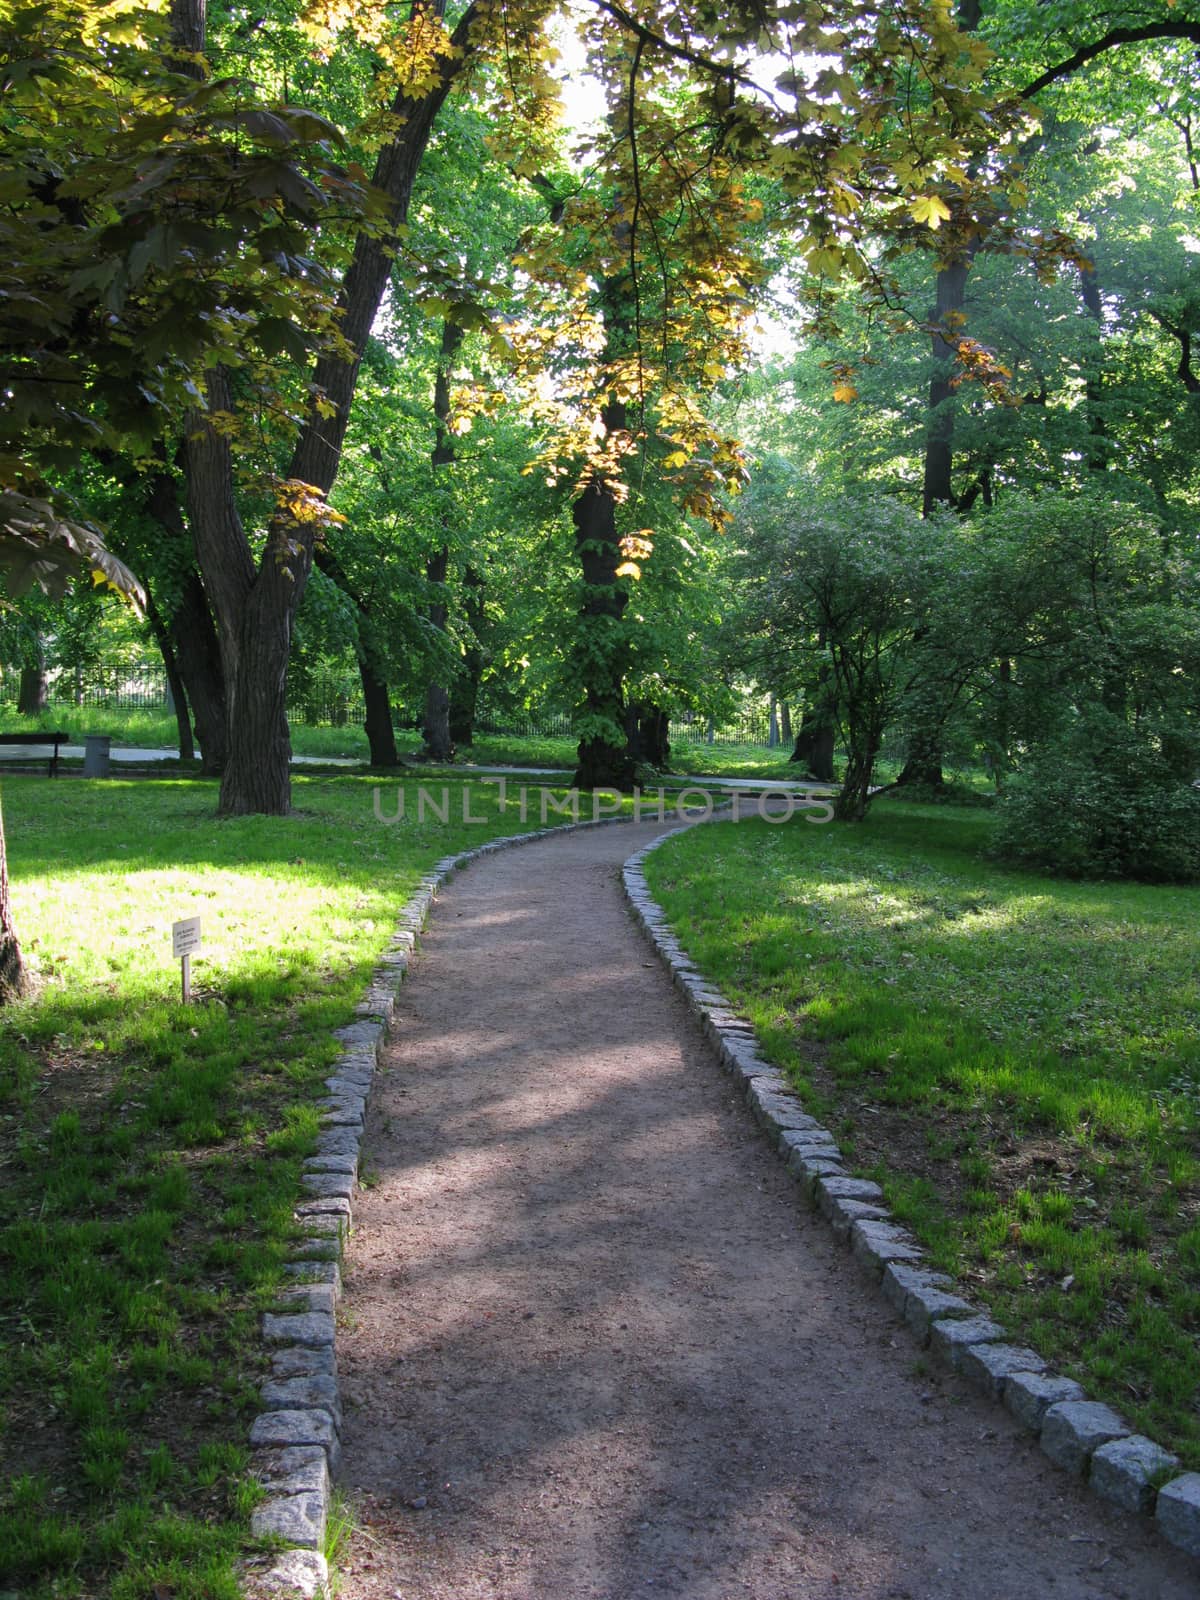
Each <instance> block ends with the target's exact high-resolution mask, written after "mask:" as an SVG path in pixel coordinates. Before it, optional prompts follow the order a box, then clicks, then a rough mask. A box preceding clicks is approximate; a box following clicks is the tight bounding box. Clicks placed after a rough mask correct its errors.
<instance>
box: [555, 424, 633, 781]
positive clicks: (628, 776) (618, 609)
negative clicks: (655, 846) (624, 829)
mask: <svg viewBox="0 0 1200 1600" xmlns="http://www.w3.org/2000/svg"><path fill="white" fill-rule="evenodd" d="M624 412H625V408H624V406H621V405H612V406H609V407H607V408H606V410H605V423H606V426H607V428H608V430H609V431H610V432H612V431H613V430H614V429H615V428H618V427H624V421H625V416H624ZM571 519H572V521H573V523H574V525H575V550H576V554H577V555H578V557H579V564H580V566H581V568H582V570H583V604H582V605H581V607H580V612H579V617H580V622H581V624H582V637H581V638H580V640H579V641H578V643H577V645H576V662H577V665H578V668H579V672H580V677H581V678H582V681H583V691H584V712H585V714H586V716H587V717H588V719H589V721H591V722H593V723H595V722H596V721H597V720H602V721H603V722H604V723H606V724H607V725H608V726H609V727H610V728H614V729H620V728H623V726H624V722H625V693H624V686H625V672H626V667H627V660H626V658H627V656H628V649H627V646H626V644H625V641H624V637H623V623H622V618H623V616H624V612H625V607H626V606H627V605H628V603H629V596H628V594H626V592H625V590H624V588H623V587H622V586H621V581H620V579H619V578H618V577H617V575H616V573H617V568H618V566H619V565H620V564H621V559H622V558H621V551H620V547H619V545H618V542H617V524H616V498H615V496H614V495H613V492H612V490H611V489H609V488H607V487H606V486H605V485H604V484H601V483H592V484H589V485H588V487H587V488H586V489H585V490H584V492H583V493H582V494H581V495H580V496H579V498H578V499H577V500H576V501H575V503H574V505H573V506H572V507H571ZM636 768H637V763H636V762H635V761H634V760H633V759H632V758H631V756H630V755H629V751H628V749H627V747H626V746H625V745H624V744H623V743H618V742H617V739H616V738H615V737H614V735H613V734H612V733H608V732H605V731H602V730H601V729H598V728H597V729H595V730H594V731H592V732H589V733H587V734H585V735H584V737H583V738H581V739H580V741H579V749H578V753H577V765H576V769H575V776H574V778H573V780H572V781H573V783H574V785H575V787H576V788H578V789H622V790H631V789H632V788H633V786H634V783H635V780H636Z"/></svg>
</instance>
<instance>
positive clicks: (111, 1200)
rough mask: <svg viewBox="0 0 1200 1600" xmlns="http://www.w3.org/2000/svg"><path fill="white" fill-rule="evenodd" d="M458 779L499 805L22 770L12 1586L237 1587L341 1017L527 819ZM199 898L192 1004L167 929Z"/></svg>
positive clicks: (1, 1028)
mask: <svg viewBox="0 0 1200 1600" xmlns="http://www.w3.org/2000/svg"><path fill="white" fill-rule="evenodd" d="M428 787H429V788H430V789H431V790H432V792H433V795H434V799H435V801H438V800H440V792H439V791H440V788H441V783H440V780H439V782H438V783H437V784H434V783H432V782H430V783H429V784H428ZM463 787H469V789H470V807H471V813H472V815H474V816H486V817H487V818H488V822H487V824H486V825H484V826H464V825H463V823H462V822H461V821H460V820H456V818H457V817H458V816H459V815H460V812H459V807H460V805H461V799H460V794H461V791H460V789H459V787H458V786H457V785H450V786H449V788H450V801H451V811H450V816H449V820H448V821H447V823H445V824H442V823H440V822H438V821H437V820H436V818H435V817H434V816H433V814H432V813H431V812H427V814H426V816H425V820H424V821H423V822H418V821H417V819H416V816H415V812H416V805H415V798H416V797H415V789H416V785H415V783H412V782H408V783H406V784H405V786H404V792H405V820H404V821H403V822H399V823H396V824H395V825H391V826H386V825H383V824H381V823H380V822H378V821H377V820H376V818H375V815H374V807H373V791H374V788H375V784H374V781H373V780H371V779H369V778H365V777H352V776H337V777H320V778H318V777H309V778H306V777H303V776H301V777H298V778H295V779H294V780H293V798H294V804H295V806H296V808H297V809H296V814H295V815H294V816H292V817H289V818H286V819H269V818H242V819H236V820H230V821H220V822H219V821H217V820H216V818H215V815H214V805H215V799H216V788H215V785H214V784H212V783H202V782H200V781H198V780H189V779H181V778H175V779H161V780H159V779H147V780H140V781H124V780H119V779H113V780H109V781H106V782H81V781H78V780H74V779H59V780H58V781H56V782H51V781H49V780H47V779H45V778H37V777H15V776H13V777H9V778H7V779H5V782H4V795H3V799H4V813H5V821H6V824H7V833H8V847H9V863H10V872H11V876H12V899H13V906H14V912H15V916H16V918H17V922H18V927H19V931H20V934H21V937H22V941H23V944H24V948H25V951H26V954H27V958H28V963H29V967H30V970H31V972H32V973H33V976H34V979H35V981H36V992H35V993H34V994H33V995H32V996H31V997H30V998H28V999H26V1000H22V1001H21V1002H19V1003H17V1004H15V1005H11V1006H9V1007H8V1008H7V1009H5V1010H4V1011H3V1012H2V1013H0V1183H2V1185H3V1195H4V1205H3V1209H2V1212H0V1593H6V1592H8V1591H9V1590H15V1591H16V1592H18V1593H19V1594H20V1596H21V1600H49V1597H50V1596H55V1597H71V1596H78V1597H84V1596H89V1597H90V1596H94V1595H101V1594H103V1595H106V1596H111V1597H112V1600H158V1597H160V1596H163V1595H168V1594H169V1595H171V1596H172V1600H222V1597H226V1596H229V1597H232V1596H233V1595H235V1594H236V1593H237V1592H238V1591H237V1583H236V1579H235V1575H234V1574H235V1570H236V1562H237V1559H238V1557H239V1555H240V1553H241V1552H242V1550H243V1548H244V1542H245V1539H246V1535H247V1526H248V1520H247V1519H248V1515H249V1511H250V1509H251V1508H252V1504H253V1501H254V1495H255V1489H254V1486H253V1484H252V1483H250V1482H249V1481H248V1479H247V1477H246V1472H245V1468H246V1458H247V1453H246V1448H245V1447H246V1436H247V1432H248V1429H249V1425H250V1422H251V1420H252V1417H253V1415H254V1412H255V1410H256V1401H255V1384H256V1380H257V1379H258V1378H259V1377H260V1375H261V1368H262V1366H263V1364H264V1358H263V1356H262V1352H261V1350H260V1348H259V1344H258V1339H257V1322H258V1315H259V1312H260V1311H261V1310H262V1309H263V1308H264V1307H266V1306H268V1305H270V1304H271V1303H272V1299H273V1296H274V1295H275V1294H276V1292H277V1290H278V1288H279V1285H280V1283H281V1281H282V1280H281V1263H282V1261H283V1260H284V1258H285V1255H286V1253H287V1248H288V1244H289V1241H290V1240H291V1239H292V1238H293V1235H294V1223H293V1215H292V1210H293V1206H294V1205H295V1203H296V1201H297V1199H298V1197H299V1195H300V1188H299V1172H300V1163H301V1161H302V1158H303V1157H304V1155H305V1154H307V1153H308V1152H309V1151H310V1150H311V1148H312V1146H313V1143H314V1140H315V1136H316V1132H317V1117H316V1113H315V1111H314V1109H313V1101H314V1099H315V1098H316V1096H317V1095H318V1094H319V1093H321V1092H323V1090H322V1087H321V1084H322V1079H323V1077H324V1076H325V1073H326V1071H327V1070H328V1067H329V1065H330V1063H331V1062H332V1061H333V1060H334V1058H335V1055H336V1050H337V1047H336V1045H335V1043H334V1042H333V1041H332V1039H331V1037H330V1031H331V1029H333V1028H335V1027H338V1026H339V1025H341V1024H343V1023H346V1022H347V1021H349V1020H351V1019H352V1017H353V1014H354V1006H355V1003H356V1001H357V1000H358V999H359V998H360V996H361V994H362V992H363V990H364V988H365V987H366V985H367V982H368V980H369V977H370V975H371V972H372V969H373V965H374V963H375V961H376V959H377V957H378V956H379V954H380V952H381V950H382V949H383V948H384V947H385V945H386V944H387V942H388V939H389V936H390V934H391V932H392V930H393V928H394V926H395V921H396V917H397V914H398V912H399V910H400V908H401V906H402V904H403V902H404V900H405V899H406V897H407V896H408V895H409V894H410V893H411V892H412V891H413V889H414V888H415V886H416V884H417V881H418V879H419V877H420V874H421V873H422V872H423V871H426V870H428V868H429V867H430V865H431V864H432V863H433V862H434V861H435V860H437V859H438V858H439V857H441V856H443V855H446V854H449V853H452V852H454V851H457V850H460V849H466V848H470V847H472V846H474V845H476V844H479V843H481V842H483V841H484V840H486V839H487V838H489V837H493V836H495V835H496V834H498V833H505V832H514V831H518V830H519V829H520V827H521V824H520V822H519V820H518V816H517V813H516V811H515V809H511V808H510V810H509V811H508V813H507V815H506V816H504V817H503V818H501V817H499V816H498V815H497V813H496V804H497V791H496V788H495V786H487V785H481V784H471V785H463ZM396 797H397V786H396V784H395V783H394V782H392V783H388V784H384V785H381V787H380V799H381V806H380V809H381V812H382V814H383V816H384V817H391V816H392V815H394V814H395V810H396ZM538 823H539V817H538V815H537V812H536V810H535V811H534V813H533V814H532V815H531V816H530V821H529V824H528V826H531V827H532V826H536V825H538ZM194 915H199V916H200V917H201V919H202V929H203V942H204V947H203V953H202V954H201V955H200V956H199V957H197V958H195V960H194V962H193V985H194V993H195V995H196V1003H194V1004H193V1005H191V1006H188V1007H184V1006H183V1005H182V1004H181V1003H180V998H179V963H178V962H177V961H173V960H172V959H171V954H170V950H171V944H170V927H171V923H172V922H173V921H175V920H176V919H178V918H182V917H187V916H194Z"/></svg>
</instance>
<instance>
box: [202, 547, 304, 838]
mask: <svg viewBox="0 0 1200 1600" xmlns="http://www.w3.org/2000/svg"><path fill="white" fill-rule="evenodd" d="M287 581H288V580H287V579H286V578H285V577H284V576H283V572H282V569H280V568H278V567H273V566H271V565H265V566H264V567H263V569H262V571H261V572H260V573H259V576H258V581H257V582H256V583H255V585H254V588H253V590H252V592H251V594H250V596H249V599H248V601H247V603H246V605H245V606H244V607H243V608H242V614H241V626H240V628H239V629H238V637H237V640H236V644H235V646H234V649H233V651H232V652H231V653H234V654H236V658H237V663H238V666H237V671H236V672H235V673H234V674H232V675H230V676H229V678H228V680H227V681H229V682H231V683H232V684H233V685H234V692H233V693H232V695H231V696H230V703H229V761H228V764H227V766H226V768H225V771H224V773H223V774H222V778H221V798H220V802H219V809H220V812H221V815H222V816H232V817H236V816H250V815H255V814H258V813H265V814H266V815H268V816H279V817H282V816H286V815H287V814H288V812H289V811H290V809H291V794H292V789H291V774H290V764H291V756H292V742H291V735H290V733H289V731H288V720H287V667H288V657H289V655H290V654H291V647H292V618H293V614H294V612H293V608H292V607H291V606H290V605H289V603H288V596H287V595H286V594H285V593H281V592H280V590H281V586H282V585H284V584H285V583H287Z"/></svg>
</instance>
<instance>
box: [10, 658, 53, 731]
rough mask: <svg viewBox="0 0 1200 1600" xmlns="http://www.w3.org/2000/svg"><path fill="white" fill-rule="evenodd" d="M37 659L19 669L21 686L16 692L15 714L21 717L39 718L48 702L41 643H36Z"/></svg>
mask: <svg viewBox="0 0 1200 1600" xmlns="http://www.w3.org/2000/svg"><path fill="white" fill-rule="evenodd" d="M37 652H38V659H37V660H36V661H30V662H27V663H26V664H25V666H23V667H22V668H21V684H20V688H19V689H18V690H17V712H18V714H19V715H20V716H22V717H40V716H41V714H42V712H43V711H45V709H46V706H47V705H48V703H49V700H50V687H49V685H48V683H47V682H46V663H45V661H44V660H43V659H42V647H41V641H40V640H39V641H38V643H37Z"/></svg>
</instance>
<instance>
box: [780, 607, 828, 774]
mask: <svg viewBox="0 0 1200 1600" xmlns="http://www.w3.org/2000/svg"><path fill="white" fill-rule="evenodd" d="M820 644H821V647H822V648H824V645H825V635H824V634H823V633H822V635H821V638H820ZM830 680H831V673H830V669H829V664H828V662H825V663H824V664H823V665H822V666H821V668H820V670H819V672H818V674H817V689H816V693H815V694H813V695H812V696H810V697H809V698H807V699H806V700H805V702H804V711H803V714H802V715H801V718H800V731H799V733H797V735H796V746H795V749H794V750H793V751H792V753H791V755H790V756H789V757H788V760H789V761H795V762H797V763H798V764H799V765H801V766H803V767H804V768H805V770H806V771H807V772H810V773H811V774H812V776H813V777H814V778H816V780H817V782H818V783H832V782H833V745H834V736H835V733H836V719H835V717H834V713H833V706H832V704H831V703H830Z"/></svg>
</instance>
